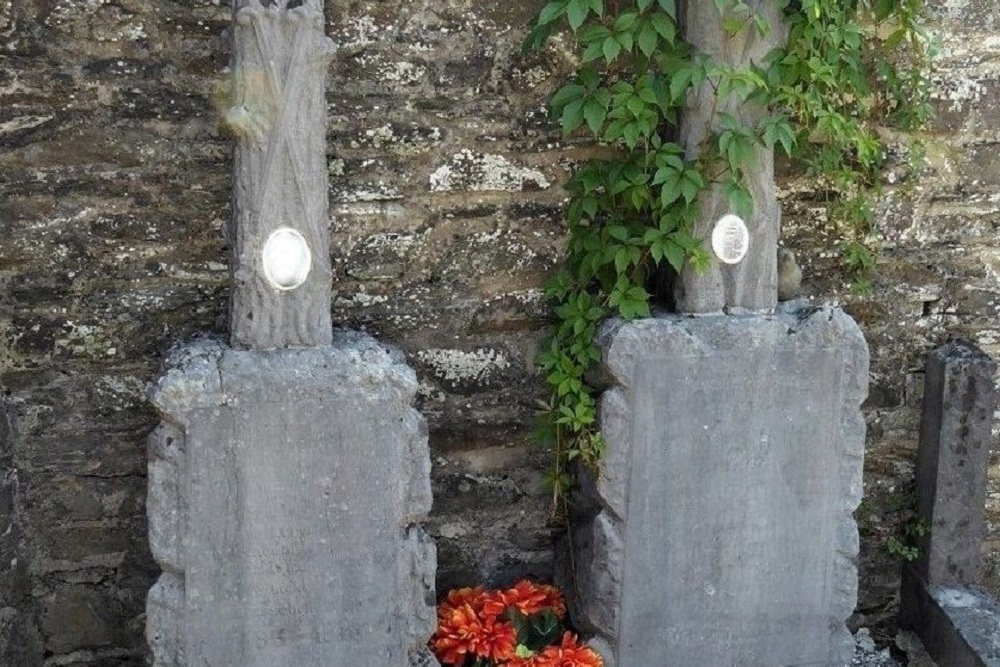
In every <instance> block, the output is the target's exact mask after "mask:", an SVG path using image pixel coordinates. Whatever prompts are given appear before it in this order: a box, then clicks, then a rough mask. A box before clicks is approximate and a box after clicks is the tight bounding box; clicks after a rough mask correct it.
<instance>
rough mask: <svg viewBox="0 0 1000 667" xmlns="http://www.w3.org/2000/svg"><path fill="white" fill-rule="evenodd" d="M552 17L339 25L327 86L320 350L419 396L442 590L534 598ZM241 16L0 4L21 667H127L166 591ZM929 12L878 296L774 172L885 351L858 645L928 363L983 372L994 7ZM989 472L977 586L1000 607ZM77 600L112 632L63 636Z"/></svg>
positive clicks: (1, 328)
mask: <svg viewBox="0 0 1000 667" xmlns="http://www.w3.org/2000/svg"><path fill="white" fill-rule="evenodd" d="M543 4H544V0H529V1H528V2H514V3H500V2H495V1H494V0H434V1H433V2H429V1H428V2H386V1H385V0H327V1H326V2H325V5H326V7H325V9H326V16H327V24H326V32H327V34H329V35H330V36H331V37H332V38H333V39H334V41H335V42H337V43H338V44H339V45H341V48H340V49H339V50H338V52H337V54H336V55H335V57H334V62H333V63H332V65H331V67H330V68H329V70H328V79H327V84H328V85H327V91H328V92H327V102H328V109H329V114H330V126H329V131H328V134H327V140H328V144H327V145H328V152H327V162H328V168H329V189H330V197H331V204H332V207H331V217H330V233H331V248H330V253H331V262H332V268H333V273H334V298H333V304H334V305H333V309H332V318H333V320H334V322H336V323H337V324H338V325H341V326H345V327H352V328H355V327H360V328H363V329H365V330H367V331H369V332H371V333H373V334H376V335H377V337H378V338H379V340H384V341H388V342H391V343H393V344H395V345H397V346H398V347H400V348H401V349H402V350H404V352H405V353H406V355H407V359H408V361H409V362H410V364H411V365H412V366H413V367H414V369H415V370H416V371H417V376H418V380H419V382H420V389H419V392H418V401H419V405H420V410H421V412H423V413H424V414H425V415H426V417H427V420H428V426H429V429H430V442H431V447H432V450H433V452H434V457H433V463H434V465H433V483H434V492H435V504H434V509H433V511H432V514H431V517H430V521H429V523H428V530H429V532H431V533H432V534H433V535H434V537H435V539H436V541H437V544H438V554H439V569H438V579H439V581H438V589H439V590H446V589H447V588H450V587H452V586H456V585H471V584H476V583H486V584H489V585H494V584H495V585H505V584H508V583H511V582H512V581H513V580H515V579H516V578H517V577H519V576H522V575H525V574H531V575H534V576H538V577H541V578H548V577H550V576H551V574H552V548H551V543H552V540H551V532H552V528H551V526H549V525H548V523H547V519H548V515H549V513H548V498H549V494H547V493H546V488H545V486H544V484H543V483H542V477H543V472H544V470H545V468H546V464H547V463H548V460H549V459H548V454H547V452H546V451H544V449H543V448H540V447H538V446H537V445H535V444H534V443H533V442H532V440H531V431H532V427H533V424H534V414H533V413H534V409H535V401H536V399H538V398H544V397H545V393H546V389H545V385H544V382H543V381H542V378H541V377H540V376H539V374H538V373H537V371H536V368H535V365H534V360H535V358H536V356H537V349H538V346H539V343H540V341H541V340H542V338H543V336H544V334H545V327H546V326H547V325H548V324H549V323H550V320H549V319H548V308H547V304H546V303H545V299H544V297H543V294H542V291H541V287H542V284H543V283H544V281H545V279H546V278H547V277H548V276H549V275H551V273H552V271H553V268H554V267H555V266H556V264H557V263H558V262H559V261H560V258H561V256H562V251H563V250H562V249H563V248H564V242H565V225H564V224H563V222H562V212H561V203H562V200H563V198H564V197H565V193H564V191H563V189H562V188H561V187H560V186H561V184H562V183H563V182H564V179H565V177H566V174H567V166H568V165H570V164H572V163H574V162H576V161H578V160H580V159H584V158H586V157H587V156H588V155H592V154H593V153H594V151H593V150H592V149H591V147H590V146H587V145H586V144H585V143H583V142H582V141H579V140H577V139H573V140H570V141H565V140H563V139H562V138H561V137H560V135H559V131H558V127H557V126H556V124H554V123H552V122H550V121H548V120H546V117H545V112H544V109H543V108H542V105H543V101H544V100H545V99H546V96H547V95H548V94H549V93H550V92H551V91H552V90H553V89H554V88H555V87H556V86H558V85H560V84H561V83H562V82H563V81H565V80H566V77H567V72H568V71H569V69H570V67H571V66H572V62H573V61H572V58H570V57H569V53H570V43H569V41H568V40H566V39H562V38H560V39H557V40H556V41H555V42H553V43H552V45H551V47H550V48H548V49H546V50H545V51H544V52H542V53H540V54H531V53H529V54H525V53H522V52H521V51H520V44H521V41H522V40H523V37H524V34H525V30H526V26H527V22H528V20H529V18H530V17H531V15H532V14H533V13H534V12H536V11H537V10H538V9H540V8H541V6H542V5H543ZM230 5H231V3H230V2H228V1H223V0H141V1H140V0H115V2H105V3H99V2H96V0H13V1H10V0H7V1H0V232H2V239H3V240H2V242H0V393H2V394H3V395H4V396H5V397H6V399H7V400H8V402H9V407H10V414H11V417H12V419H13V421H14V422H15V426H16V428H15V430H14V431H13V434H12V438H11V440H10V441H9V443H7V444H5V445H4V446H5V447H9V449H8V452H9V456H10V461H11V464H10V467H5V468H4V469H3V470H2V471H0V473H2V477H3V479H9V478H10V477H11V476H16V479H17V488H18V489H19V491H18V492H17V493H16V494H15V495H14V502H15V507H16V508H17V511H18V512H19V516H20V519H19V522H20V523H19V525H20V526H21V531H20V533H19V534H18V533H12V535H18V536H17V537H12V538H11V540H12V541H16V542H17V544H18V546H17V549H18V551H19V552H20V554H21V556H20V557H19V559H18V563H17V568H16V570H17V572H18V574H17V575H16V576H15V577H13V578H11V579H8V578H0V581H2V582H3V583H2V584H0V586H2V587H6V586H8V584H9V583H11V582H19V583H17V584H16V586H18V588H17V589H16V591H11V590H8V589H7V588H3V590H0V598H2V599H3V600H4V601H6V600H14V601H16V602H15V603H14V604H15V606H16V607H17V609H18V614H17V622H18V623H20V624H22V625H23V626H24V627H25V628H34V630H32V631H31V632H32V633H34V635H33V636H34V637H35V638H36V639H35V640H33V642H34V643H30V644H29V643H23V644H22V643H18V642H15V646H18V647H26V646H30V648H29V649H26V650H27V651H28V654H30V656H29V657H26V658H25V660H24V661H22V662H17V661H14V662H13V664H15V665H18V667H20V665H22V664H23V665H26V666H33V665H35V664H39V665H40V664H41V663H42V662H44V661H45V660H48V661H49V662H50V663H51V664H52V665H67V664H68V665H73V667H136V666H137V665H141V664H143V657H142V656H143V652H144V651H145V639H144V637H143V629H144V627H145V616H144V610H145V603H146V593H147V591H148V590H149V586H150V584H151V583H152V580H153V578H154V577H155V576H156V575H157V574H158V568H157V567H156V565H155V563H154V562H153V560H152V558H151V556H150V554H149V546H148V538H147V527H146V518H145V496H146V488H147V478H146V475H147V473H146V459H145V451H146V450H145V446H144V442H145V439H146V436H147V435H148V434H149V432H150V431H151V430H153V428H154V427H155V425H156V423H157V420H158V417H157V416H156V414H155V412H154V411H153V410H152V409H151V408H150V406H149V404H148V403H147V401H146V399H145V395H146V385H147V384H148V383H150V382H152V381H154V380H155V379H156V378H157V377H159V374H160V368H161V363H162V355H163V353H164V352H165V350H166V349H167V348H168V347H169V346H170V345H172V344H174V343H175V342H176V341H179V340H188V339H190V338H191V337H192V336H193V335H194V334H195V333H197V332H210V333H214V334H217V335H219V336H224V335H228V324H227V322H228V317H227V307H228V305H227V304H228V302H229V298H230V288H229V285H230V280H229V272H228V262H229V259H228V257H229V250H228V248H227V245H226V242H225V238H224V235H223V234H222V233H221V230H222V229H223V228H224V226H225V225H226V224H227V221H228V220H230V219H231V216H232V212H231V209H230V197H231V191H232V179H231V175H232V172H233V165H232V160H231V139H230V137H228V136H227V135H226V134H225V133H223V132H222V131H220V129H219V125H220V123H219V117H220V112H219V110H218V108H217V106H219V103H218V102H217V101H216V100H215V99H214V98H215V95H214V94H213V91H214V90H215V88H216V87H217V85H218V83H219V82H220V81H221V80H222V75H221V73H222V72H223V71H224V69H225V67H226V66H227V64H229V63H230V62H231V55H232V54H231V52H230V46H229V44H230V41H229V40H227V39H225V38H223V37H222V35H223V34H224V33H225V32H226V31H227V30H228V28H229V25H230V22H231V14H232V9H231V6H230ZM927 5H928V7H929V9H930V10H931V12H932V15H931V22H930V24H929V26H928V28H929V30H930V32H931V33H933V34H935V35H936V36H937V37H938V38H939V39H940V41H941V44H942V51H941V55H940V57H939V58H938V59H937V60H936V61H935V63H934V80H933V95H934V105H935V107H936V109H937V110H938V118H937V120H935V121H934V123H933V124H932V126H931V127H930V128H929V131H928V132H926V133H923V135H922V136H923V139H924V140H925V142H926V143H927V156H928V164H927V165H926V166H925V167H924V168H921V169H918V170H913V169H909V168H908V167H907V165H906V164H905V162H903V161H898V162H897V161H896V160H895V156H899V155H901V152H900V151H899V150H898V149H897V147H895V146H894V147H893V149H892V151H891V155H892V156H893V160H894V161H893V163H892V164H891V165H890V169H888V170H887V171H886V180H885V183H884V185H885V192H886V197H885V199H884V200H883V202H882V203H881V204H880V206H879V207H878V209H877V211H876V213H877V215H876V219H875V228H874V230H873V236H874V237H875V240H877V241H878V242H879V243H880V244H881V246H882V250H881V253H880V256H879V264H878V275H877V277H876V278H875V280H874V281H873V284H872V290H871V292H870V293H869V294H867V295H858V294H855V293H854V292H853V291H852V289H851V285H850V282H849V280H848V279H847V277H846V275H845V271H844V266H843V262H842V259H841V254H840V249H841V247H842V245H843V243H844V242H845V241H846V239H845V238H843V236H842V235H841V234H840V233H839V232H838V229H837V228H836V227H835V226H834V225H833V224H832V223H831V222H830V221H829V220H828V219H827V218H826V217H825V215H824V213H823V209H822V207H823V205H824V204H825V202H826V201H827V200H828V199H829V198H830V197H831V193H830V192H829V191H828V190H826V189H824V188H822V187H820V186H819V185H818V184H817V183H816V182H815V181H814V180H813V179H811V178H810V177H808V176H807V175H805V174H801V173H798V172H796V171H794V170H792V169H790V168H789V167H788V165H787V164H784V163H782V162H781V161H780V160H779V161H778V163H777V165H776V171H777V176H778V183H779V188H780V189H779V192H778V195H779V199H780V201H781V203H782V234H781V242H782V244H783V245H786V246H788V247H789V248H791V249H792V250H794V251H795V253H796V256H797V257H798V259H799V262H800V264H801V266H802V269H803V274H804V276H803V287H802V293H803V294H804V295H805V297H806V298H811V299H814V300H816V301H817V302H824V301H830V300H833V301H836V302H839V303H841V304H842V305H843V306H844V308H845V310H847V311H848V312H849V313H850V314H851V315H852V316H853V317H854V318H855V319H856V320H857V321H858V322H859V324H860V325H861V327H862V329H863V330H864V332H865V336H866V338H867V339H868V342H869V345H870V346H871V349H872V367H871V371H872V383H871V387H872V390H871V393H870V396H869V399H868V401H867V402H866V404H865V408H864V410H865V417H866V421H867V422H868V426H869V429H868V443H867V451H866V456H865V462H866V463H865V465H866V471H865V496H866V502H865V508H866V511H865V513H864V515H863V516H862V515H861V514H860V513H859V519H862V520H861V529H862V542H861V544H862V552H861V562H860V576H861V586H860V599H859V605H858V612H859V619H860V620H859V622H860V623H862V624H868V625H870V626H872V627H873V628H878V627H880V624H882V623H884V622H888V619H891V618H893V617H894V616H895V613H896V605H895V602H894V601H895V600H896V599H897V598H898V592H899V571H900V568H899V559H898V557H896V556H894V555H893V554H892V553H890V552H889V551H888V550H887V549H886V546H885V544H886V538H887V536H889V535H894V534H896V533H897V531H898V527H899V526H900V525H901V524H903V523H905V521H906V520H908V517H909V516H910V514H909V507H908V505H907V502H906V501H907V499H908V498H909V496H910V492H911V490H912V480H913V470H914V468H913V461H914V459H915V455H916V446H917V433H918V431H919V423H920V414H921V394H922V391H923V373H924V363H925V360H926V354H927V352H928V351H930V350H931V349H933V348H935V347H937V346H938V345H940V344H942V343H944V342H945V341H947V340H948V338H949V337H952V336H962V337H965V338H968V339H970V340H972V341H974V342H975V343H976V344H978V345H979V346H980V347H982V348H983V349H984V351H986V352H987V354H989V355H991V356H993V357H994V358H997V357H998V356H1000V328H998V326H997V322H998V318H1000V243H998V238H1000V237H998V235H997V228H998V220H1000V216H998V213H1000V202H998V201H996V191H997V183H998V182H1000V180H998V177H997V174H998V165H997V156H998V155H1000V152H998V151H997V145H998V143H1000V130H998V128H1000V41H998V40H997V39H996V35H997V30H998V28H1000V5H998V3H996V2H995V1H994V0H929V1H928V3H927ZM456 156H461V157H456ZM500 158H502V159H500ZM442 167H446V168H447V170H446V171H444V172H441V173H442V175H444V174H448V177H447V179H446V180H439V181H435V183H439V184H440V185H439V186H438V187H444V186H445V184H447V187H448V188H450V189H433V188H434V185H433V184H432V181H431V176H432V175H434V174H435V173H438V171H439V170H440V169H441V168H442ZM539 174H540V175H541V176H539ZM543 178H544V180H543ZM546 184H548V185H547V186H546ZM488 188H496V189H488ZM432 351H433V352H432ZM425 353H431V356H430V357H428V356H427V355H426V354H425ZM418 355H421V356H420V357H419V358H418ZM470 362H474V363H470ZM455 378H457V379H455ZM998 433H1000V431H998ZM996 437H997V434H994V438H996ZM998 453H1000V448H998V446H997V444H996V443H994V445H993V447H992V452H991V457H990V486H989V489H988V495H987V507H988V513H987V522H986V534H985V540H984V556H985V557H984V573H985V576H986V579H985V583H986V584H988V586H989V587H990V588H991V590H993V591H995V592H997V593H1000V455H998ZM4 460H7V459H6V458H5V459H4ZM901 506H903V507H905V508H906V509H903V510H901V509H900V507H901ZM6 512H7V510H6V509H3V510H0V523H2V524H3V525H4V526H6V525H7V524H8V523H9V518H8V516H7V515H6ZM0 563H2V561H0ZM6 567H7V564H6V563H2V564H0V568H6ZM83 591H88V592H90V593H92V594H93V595H92V597H91V598H90V600H91V604H92V606H93V608H94V609H95V610H97V611H98V612H99V616H98V617H99V618H100V619H103V620H102V621H101V623H103V624H105V625H106V626H107V628H109V629H113V631H110V630H109V631H107V632H105V631H101V632H100V633H97V634H95V635H94V636H93V637H88V636H85V635H83V634H81V633H79V632H76V631H74V629H73V628H72V627H70V626H64V625H60V624H58V623H57V622H58V616H57V615H56V614H54V613H52V611H53V610H58V609H60V608H62V607H63V606H65V605H69V604H70V603H71V602H73V601H79V600H81V599H83ZM4 604H6V602H4ZM74 604H75V602H74ZM0 606H2V605H0ZM78 608H79V607H78ZM43 623H44V626H45V632H46V634H44V635H40V634H38V629H39V628H41V627H42V626H43ZM0 664H4V663H3V658H2V657H0Z"/></svg>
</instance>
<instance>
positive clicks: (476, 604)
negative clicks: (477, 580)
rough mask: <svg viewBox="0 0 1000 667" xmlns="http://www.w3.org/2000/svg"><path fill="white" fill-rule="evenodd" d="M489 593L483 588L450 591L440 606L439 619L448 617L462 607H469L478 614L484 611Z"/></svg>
mask: <svg viewBox="0 0 1000 667" xmlns="http://www.w3.org/2000/svg"><path fill="white" fill-rule="evenodd" d="M486 598H487V593H486V590H485V589H484V588H483V587H482V586H476V587H475V588H455V589H453V590H451V591H448V596H447V597H446V598H445V599H444V600H442V601H441V603H440V604H439V605H438V611H437V614H438V618H441V617H442V616H447V615H449V614H451V612H453V611H455V610H456V609H458V608H459V607H461V606H462V605H465V604H467V605H469V606H470V607H472V609H473V611H475V612H476V613H477V614H478V613H479V612H480V611H482V609H483V603H484V602H485V601H486Z"/></svg>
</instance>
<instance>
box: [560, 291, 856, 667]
mask: <svg viewBox="0 0 1000 667" xmlns="http://www.w3.org/2000/svg"><path fill="white" fill-rule="evenodd" d="M600 345H601V348H602V351H603V358H604V362H603V364H604V370H605V372H606V374H607V377H610V378H613V386H612V387H611V388H610V389H608V390H607V391H606V392H605V393H604V395H603V396H602V398H601V430H602V432H603V434H604V437H605V440H606V442H607V447H608V453H607V455H606V458H605V459H604V461H602V469H601V474H600V475H599V476H598V477H597V478H596V479H592V478H590V477H588V478H587V481H586V483H585V492H584V494H583V497H582V498H578V501H579V503H578V506H579V510H578V511H579V512H580V514H579V515H578V516H577V517H576V525H575V527H574V530H573V542H574V544H573V562H574V563H575V570H576V571H575V573H574V574H575V580H576V581H577V582H578V589H577V592H576V596H577V605H576V607H575V619H576V621H577V622H578V623H579V624H580V625H581V626H582V627H584V628H586V629H587V630H589V631H590V632H591V633H593V634H595V635H596V640H595V647H597V648H598V649H599V650H600V651H601V652H602V655H603V656H604V657H605V659H606V664H607V665H608V666H609V667H615V666H617V667H629V666H630V665H653V664H670V665H672V666H675V667H697V666H699V665H716V666H719V667H723V666H726V665H731V666H733V667H736V666H737V665H738V666H740V667H788V666H791V665H825V666H828V667H841V666H842V665H844V664H847V663H848V662H850V656H851V652H852V650H853V646H854V642H853V639H852V638H851V635H850V633H849V632H848V630H847V628H846V626H845V622H846V620H847V618H848V616H850V614H851V613H852V612H853V610H854V605H855V601H856V594H857V571H856V567H855V563H854V558H855V557H856V555H857V551H858V533H857V528H856V525H855V523H854V519H853V517H852V512H853V511H854V510H855V508H856V507H857V505H858V503H859V502H860V500H861V472H862V461H863V458H862V457H863V448H864V433H865V425H864V420H863V418H862V415H861V411H860V406H861V402H862V401H863V400H864V398H865V394H866V387H867V378H868V348H867V346H866V345H865V341H864V338H863V336H862V335H861V332H860V330H859V329H858V328H857V325H855V323H854V322H853V320H851V319H850V318H849V317H847V316H846V315H844V314H843V313H842V312H841V311H839V310H837V309H834V308H813V309H809V310H805V311H795V310H787V311H782V312H779V313H776V314H773V315H767V316H719V317H698V318H691V317H682V316H660V317H656V318H653V319H650V320H644V321H637V322H632V323H628V324H623V323H621V322H617V321H612V322H610V323H608V324H606V325H605V327H604V329H603V331H602V333H601V334H600ZM664 660H666V661H667V662H666V663H664V662H663V661H664Z"/></svg>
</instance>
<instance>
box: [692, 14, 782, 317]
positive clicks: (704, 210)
mask: <svg viewBox="0 0 1000 667" xmlns="http://www.w3.org/2000/svg"><path fill="white" fill-rule="evenodd" d="M748 4H749V5H750V6H751V7H752V11H754V12H757V13H759V14H760V15H761V16H762V17H764V19H765V20H767V21H768V23H769V25H771V26H772V30H771V31H770V32H768V33H767V34H766V35H763V36H761V35H759V34H757V32H756V30H755V29H753V28H751V27H749V26H748V27H746V28H745V29H743V30H741V31H740V32H738V33H736V34H734V35H730V34H729V33H727V32H726V30H725V29H724V27H723V21H722V17H721V16H720V14H719V11H718V9H717V8H716V6H715V5H714V4H713V3H711V2H688V3H685V7H686V9H685V13H686V17H685V25H686V27H687V29H686V31H685V39H687V40H688V41H689V42H691V44H692V45H693V46H694V47H695V49H696V50H697V51H698V52H700V53H704V54H707V55H709V56H710V57H711V58H712V59H713V60H714V61H716V62H720V63H726V64H728V65H731V66H733V67H736V68H744V67H748V66H750V65H751V64H760V63H761V62H763V60H764V58H765V57H766V56H767V54H768V53H770V52H771V51H772V50H774V49H775V48H777V47H779V46H781V45H782V44H783V43H784V41H785V36H786V34H787V30H786V29H785V28H784V27H783V26H784V22H783V20H782V17H781V11H780V10H779V9H778V5H777V4H776V3H774V2H771V1H770V0H752V1H751V2H750V3H748ZM716 96H717V92H716V88H715V84H713V83H710V82H706V83H704V84H702V86H701V87H700V88H699V89H698V90H697V92H696V93H694V94H692V95H691V97H690V99H689V100H688V105H687V107H686V108H685V110H684V113H683V114H682V118H681V127H680V136H681V144H682V145H683V146H684V147H685V149H686V151H687V157H688V158H689V159H697V158H698V156H699V155H701V153H702V152H703V151H704V146H705V142H706V140H708V138H709V137H710V135H711V134H712V133H715V132H718V131H719V129H720V128H719V123H720V116H719V115H717V114H721V113H726V114H731V115H733V116H735V117H737V118H739V119H740V120H741V121H742V122H744V123H746V124H748V125H750V126H754V125H756V124H757V123H758V122H759V121H760V120H761V119H763V118H764V116H765V115H766V113H767V111H766V110H765V109H763V108H762V107H760V106H758V105H752V104H747V103H746V102H745V101H741V100H739V99H738V98H737V96H735V95H733V96H730V97H729V98H728V99H725V100H716ZM745 170H746V175H745V179H746V185H747V187H748V189H749V191H750V195H751V197H752V198H753V202H754V210H753V215H752V216H751V217H750V218H749V219H747V220H746V221H745V222H746V223H747V228H748V229H749V231H750V247H749V250H748V252H747V256H746V258H744V259H743V261H741V262H739V263H738V264H725V263H723V262H721V261H720V260H719V259H718V258H717V257H715V255H714V254H713V255H712V258H711V264H710V265H709V267H708V268H707V269H706V270H704V271H695V270H693V269H691V268H686V269H684V270H683V271H682V272H681V276H680V279H679V280H678V281H677V285H676V289H675V295H674V298H675V301H676V304H677V311H678V312H681V313H715V312H721V311H722V310H723V309H728V308H739V309H744V310H749V311H758V312H760V311H770V310H772V309H773V308H774V307H775V305H777V302H778V269H777V252H778V233H779V231H780V228H781V209H780V207H779V206H778V199H777V190H776V188H775V182H774V151H773V150H767V149H765V148H764V147H758V148H756V149H755V150H754V152H753V158H752V160H751V162H750V164H748V165H746V167H745ZM698 205H699V209H700V219H699V221H698V223H697V224H696V225H695V235H696V236H697V237H698V238H703V239H707V238H711V234H712V229H713V227H714V225H715V223H716V221H717V220H719V219H720V218H722V217H723V216H724V215H726V214H728V213H736V211H734V210H733V208H732V205H731V204H730V203H729V199H728V198H727V197H726V194H725V191H724V189H723V186H722V185H721V184H712V185H710V186H709V188H708V190H707V191H706V192H705V193H703V194H702V196H701V199H700V201H699V204H698Z"/></svg>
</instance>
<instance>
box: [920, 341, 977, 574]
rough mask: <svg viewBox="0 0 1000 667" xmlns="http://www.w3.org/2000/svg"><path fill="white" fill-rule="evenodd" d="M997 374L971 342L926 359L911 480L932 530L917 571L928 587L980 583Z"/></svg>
mask: <svg viewBox="0 0 1000 667" xmlns="http://www.w3.org/2000/svg"><path fill="white" fill-rule="evenodd" d="M996 368H997V365H996V362H994V361H993V360H992V359H991V358H990V357H989V355H987V354H986V353H985V352H983V351H982V350H980V349H979V348H978V347H976V346H975V345H973V344H972V343H970V342H968V341H952V342H951V343H948V344H946V345H943V346H941V347H939V348H937V349H936V350H934V351H933V352H931V353H930V355H928V358H927V371H926V373H925V376H924V399H923V415H922V418H921V422H920V448H919V449H918V451H917V467H916V476H917V514H918V516H919V517H920V518H921V519H923V520H924V521H926V522H927V525H928V526H929V527H930V532H929V533H928V534H926V535H924V536H923V537H922V538H921V543H920V547H921V549H920V550H921V553H922V555H921V557H920V559H919V560H918V561H917V563H916V570H917V572H919V574H920V576H921V577H923V578H924V580H926V581H927V582H928V583H931V584H975V583H979V576H980V567H981V565H982V550H981V546H980V544H981V542H982V539H983V530H984V525H985V522H986V519H985V514H986V477H987V468H988V467H989V458H990V446H991V445H992V442H993V433H992V427H993V415H994V412H995V411H996V407H997V406H996V392H995V389H994V386H993V376H994V374H995V373H996Z"/></svg>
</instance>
